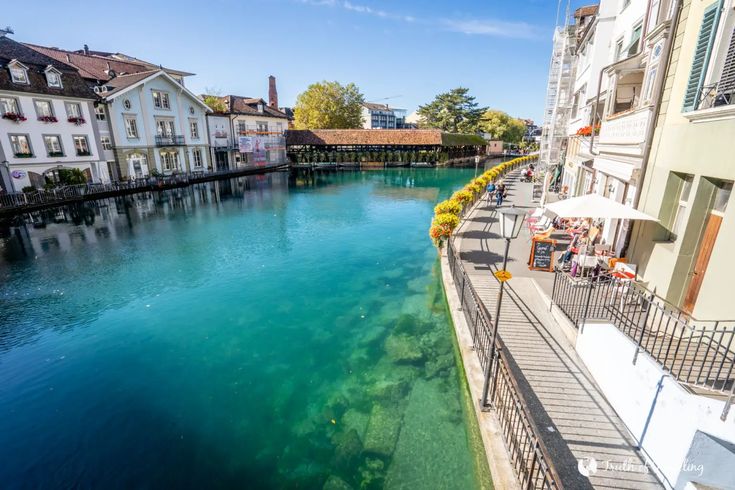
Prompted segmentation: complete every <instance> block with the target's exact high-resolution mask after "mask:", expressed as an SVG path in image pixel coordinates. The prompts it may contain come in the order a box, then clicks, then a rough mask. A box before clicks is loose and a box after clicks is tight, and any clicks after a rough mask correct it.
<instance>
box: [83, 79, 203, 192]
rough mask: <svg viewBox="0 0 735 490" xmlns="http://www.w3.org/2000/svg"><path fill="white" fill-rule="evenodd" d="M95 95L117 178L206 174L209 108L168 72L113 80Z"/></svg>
mask: <svg viewBox="0 0 735 490" xmlns="http://www.w3.org/2000/svg"><path fill="white" fill-rule="evenodd" d="M97 91H98V94H99V96H100V98H101V100H102V101H103V102H104V103H105V106H106V107H105V110H106V114H105V116H104V117H105V119H106V122H107V124H108V125H109V131H110V136H111V143H112V148H113V150H114V154H115V161H116V163H117V165H118V167H117V169H116V172H118V175H119V176H120V178H121V179H127V178H143V177H147V176H149V175H151V174H156V173H157V174H162V175H170V174H172V173H178V172H206V171H209V170H211V163H210V158H209V135H208V134H207V126H206V120H205V116H206V114H207V112H210V109H209V108H208V107H207V105H206V104H204V102H202V101H201V100H200V99H199V98H198V97H197V96H196V95H194V94H193V93H191V92H190V91H189V90H188V89H187V88H186V87H184V86H183V85H181V84H180V83H179V82H178V81H176V80H175V79H174V78H172V77H171V76H170V75H169V74H168V73H166V72H165V71H163V70H154V71H148V72H141V73H136V74H131V75H119V76H117V77H115V78H113V79H112V80H110V81H108V82H105V83H104V84H103V85H100V86H99V87H98V88H97Z"/></svg>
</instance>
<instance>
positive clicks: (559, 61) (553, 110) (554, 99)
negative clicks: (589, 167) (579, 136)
mask: <svg viewBox="0 0 735 490" xmlns="http://www.w3.org/2000/svg"><path fill="white" fill-rule="evenodd" d="M567 18H568V16H567ZM575 47H576V25H574V24H570V25H565V26H563V27H557V28H556V30H555V31H554V41H553V50H552V53H551V63H550V65H549V80H548V84H547V86H546V104H545V108H544V122H543V126H542V133H541V148H540V156H539V162H540V164H541V165H542V166H550V165H557V164H559V163H562V162H561V157H562V153H563V149H564V146H565V143H566V138H567V123H568V121H569V115H570V112H571V108H572V89H573V85H574V75H575V74H574V63H573V55H574V49H575Z"/></svg>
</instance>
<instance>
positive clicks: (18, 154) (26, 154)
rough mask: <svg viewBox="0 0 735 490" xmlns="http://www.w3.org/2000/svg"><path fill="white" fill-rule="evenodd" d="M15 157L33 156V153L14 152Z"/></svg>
mask: <svg viewBox="0 0 735 490" xmlns="http://www.w3.org/2000/svg"><path fill="white" fill-rule="evenodd" d="M14 155H15V158H33V153H15V154H14Z"/></svg>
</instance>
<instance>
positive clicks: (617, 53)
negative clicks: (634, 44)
mask: <svg viewBox="0 0 735 490" xmlns="http://www.w3.org/2000/svg"><path fill="white" fill-rule="evenodd" d="M622 55H623V38H622V37H621V38H620V39H618V40H617V42H616V43H615V59H613V62H615V61H620V57H621V56H622Z"/></svg>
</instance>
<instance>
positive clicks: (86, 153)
mask: <svg viewBox="0 0 735 490" xmlns="http://www.w3.org/2000/svg"><path fill="white" fill-rule="evenodd" d="M91 154H92V153H91V152H89V151H79V150H77V156H78V157H88V156H90V155H91Z"/></svg>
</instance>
